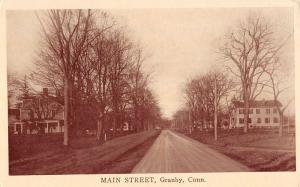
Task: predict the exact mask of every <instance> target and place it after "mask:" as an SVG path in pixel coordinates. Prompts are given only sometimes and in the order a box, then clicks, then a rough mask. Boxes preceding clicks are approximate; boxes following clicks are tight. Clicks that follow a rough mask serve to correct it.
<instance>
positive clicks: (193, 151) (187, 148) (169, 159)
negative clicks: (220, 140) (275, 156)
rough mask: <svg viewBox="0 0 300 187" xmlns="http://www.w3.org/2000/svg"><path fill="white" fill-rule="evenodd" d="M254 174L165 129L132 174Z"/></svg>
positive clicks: (223, 156)
mask: <svg viewBox="0 0 300 187" xmlns="http://www.w3.org/2000/svg"><path fill="white" fill-rule="evenodd" d="M230 171H236V172H237V171H250V169H249V168H248V167H246V166H244V165H242V164H240V163H239V162H236V161H234V160H232V159H231V158H229V157H227V156H225V155H223V154H221V153H219V152H217V151H216V150H213V149H211V148H209V147H208V146H206V145H204V144H202V143H200V142H198V141H196V140H193V139H191V138H189V137H186V136H184V135H182V134H179V133H175V132H173V131H170V130H163V131H162V132H161V134H160V135H159V137H158V138H157V139H156V141H155V142H154V144H153V145H152V147H151V148H150V149H149V151H148V152H147V153H146V155H145V156H144V158H143V159H142V160H141V161H140V162H139V163H138V164H137V165H136V166H135V168H134V169H133V170H132V173H180V172H182V173H184V172H230Z"/></svg>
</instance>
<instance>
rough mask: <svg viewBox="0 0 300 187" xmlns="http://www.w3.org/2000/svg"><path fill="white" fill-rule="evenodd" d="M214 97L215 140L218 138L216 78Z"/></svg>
mask: <svg viewBox="0 0 300 187" xmlns="http://www.w3.org/2000/svg"><path fill="white" fill-rule="evenodd" d="M214 92H215V98H214V108H215V109H214V126H215V141H217V140H218V132H217V131H218V116H217V112H218V111H217V80H215V91H214Z"/></svg>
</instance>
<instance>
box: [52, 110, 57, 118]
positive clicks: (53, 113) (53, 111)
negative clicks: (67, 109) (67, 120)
mask: <svg viewBox="0 0 300 187" xmlns="http://www.w3.org/2000/svg"><path fill="white" fill-rule="evenodd" d="M51 112H52V117H53V118H54V116H55V113H56V111H55V110H52V111H51Z"/></svg>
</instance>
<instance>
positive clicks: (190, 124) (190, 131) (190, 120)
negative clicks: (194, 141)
mask: <svg viewBox="0 0 300 187" xmlns="http://www.w3.org/2000/svg"><path fill="white" fill-rule="evenodd" d="M189 133H190V134H192V119H191V109H190V110H189Z"/></svg>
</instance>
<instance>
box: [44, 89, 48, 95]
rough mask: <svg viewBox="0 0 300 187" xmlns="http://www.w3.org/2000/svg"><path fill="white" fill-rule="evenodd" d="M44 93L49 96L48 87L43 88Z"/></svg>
mask: <svg viewBox="0 0 300 187" xmlns="http://www.w3.org/2000/svg"><path fill="white" fill-rule="evenodd" d="M43 95H45V96H48V88H43Z"/></svg>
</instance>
